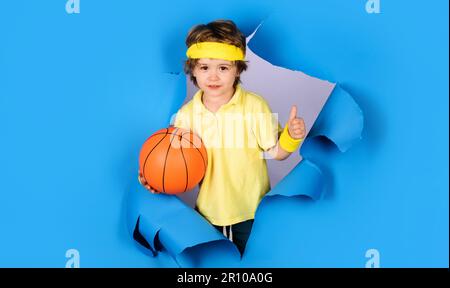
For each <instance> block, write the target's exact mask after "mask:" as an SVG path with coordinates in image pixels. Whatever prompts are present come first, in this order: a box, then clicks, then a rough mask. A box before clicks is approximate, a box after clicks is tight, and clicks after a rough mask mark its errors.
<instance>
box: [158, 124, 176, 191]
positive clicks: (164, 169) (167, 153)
mask: <svg viewBox="0 0 450 288" xmlns="http://www.w3.org/2000/svg"><path fill="white" fill-rule="evenodd" d="M176 131H178V128H175V131H174V132H176ZM175 135H176V134H175ZM165 137H166V136H164V138H165ZM173 139H175V137H172V139H170V143H169V148H167V152H166V158H165V159H164V168H163V179H162V183H163V192H166V186H165V185H164V176H165V175H166V163H167V156H168V155H169V151H170V146H172V141H173Z"/></svg>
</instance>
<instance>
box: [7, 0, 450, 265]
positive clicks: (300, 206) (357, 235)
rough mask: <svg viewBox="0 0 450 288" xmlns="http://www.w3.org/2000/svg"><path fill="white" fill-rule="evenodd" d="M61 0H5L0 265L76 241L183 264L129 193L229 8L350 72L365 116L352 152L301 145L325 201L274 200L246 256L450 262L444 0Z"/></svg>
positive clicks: (98, 252)
mask: <svg viewBox="0 0 450 288" xmlns="http://www.w3.org/2000/svg"><path fill="white" fill-rule="evenodd" d="M65 2H66V1H31V0H30V1H25V0H21V1H2V2H1V3H0V131H1V134H0V135H1V136H0V137H1V140H0V159H1V162H0V163H1V164H0V227H1V238H0V266H1V267H5V266H13V267H23V266H26V267H30V266H31V267H42V266H44V267H48V266H51V267H64V265H65V263H66V261H67V259H66V258H65V252H66V250H68V249H71V248H74V249H77V250H79V252H80V257H81V258H80V263H81V266H82V267H92V266H93V267H98V266H101V267H111V266H113V267H174V266H176V263H175V262H174V261H173V259H172V258H171V257H170V256H169V255H168V254H166V253H160V254H158V256H157V257H155V258H153V257H149V256H148V255H146V254H145V253H142V250H141V249H138V248H137V246H136V245H135V243H134V241H133V240H132V238H131V236H130V235H129V234H128V231H127V227H126V207H127V206H126V201H125V199H126V197H125V196H126V193H127V191H130V189H134V188H133V187H135V185H136V171H137V159H138V151H139V148H140V145H141V144H142V142H143V141H144V140H145V139H146V138H147V137H148V136H149V135H150V134H151V133H152V132H154V131H155V130H157V129H159V128H160V127H164V126H166V125H167V123H168V121H169V116H170V115H171V113H174V112H175V111H176V109H177V107H179V105H180V104H181V103H182V100H183V99H182V98H181V97H178V98H173V97H167V96H166V95H173V94H176V93H178V94H179V92H177V91H182V90H183V89H184V87H179V85H178V86H177V82H176V81H174V80H173V77H165V75H164V74H163V73H162V72H169V73H170V72H180V71H181V63H182V60H183V59H184V52H185V48H184V37H185V34H186V33H187V30H188V29H189V28H190V27H191V26H192V25H194V24H197V23H204V22H208V21H210V20H213V19H217V18H231V19H233V20H235V21H236V23H237V24H238V26H240V27H241V28H242V30H243V31H244V32H245V33H247V34H248V33H250V32H252V31H253V30H254V28H255V27H256V26H257V25H258V24H259V23H260V21H261V20H263V19H266V21H265V22H264V25H263V27H261V30H260V31H259V32H258V35H257V36H256V38H255V39H254V40H253V41H254V42H253V43H252V49H253V50H254V51H255V52H256V53H258V54H259V55H260V56H261V57H263V58H265V59H268V60H270V61H271V62H272V63H273V64H276V65H279V66H283V67H287V68H291V69H296V70H301V71H303V72H305V73H307V74H309V75H312V76H315V77H318V78H321V79H326V80H329V81H333V82H338V83H339V84H340V85H341V86H342V87H343V88H344V89H345V90H346V91H348V92H349V93H351V95H352V96H353V97H354V99H355V100H356V101H357V103H358V104H359V105H360V107H361V109H362V110H363V111H364V116H365V129H364V132H363V139H362V141H361V142H359V143H358V144H357V145H355V146H353V147H352V148H351V149H350V150H349V151H347V152H346V153H341V152H340V151H339V150H338V149H337V148H336V147H335V146H334V145H332V144H330V143H329V142H327V141H321V140H320V139H312V140H311V141H309V142H308V143H305V144H304V147H303V149H302V153H303V155H305V156H306V157H307V158H308V159H310V160H312V161H314V163H316V164H317V165H318V166H319V167H320V169H321V170H322V173H323V174H324V175H325V176H326V178H327V182H326V183H325V186H326V192H325V195H324V197H323V199H321V200H320V201H316V202H313V201H306V200H303V199H282V198H280V199H274V201H272V203H271V205H272V207H271V210H270V211H269V210H263V209H261V210H260V213H259V214H258V217H259V218H258V219H259V220H258V223H257V225H255V228H254V229H255V230H258V235H257V237H256V234H255V233H254V234H252V236H251V239H250V240H249V241H250V242H249V243H250V244H249V247H248V251H247V252H248V255H247V256H248V257H247V258H246V261H245V262H244V263H242V264H243V265H244V266H282V267H289V266H295V267H305V266H306V267H310V266H314V267H317V266H318V267H323V266H324V267H328V266H333V267H341V266H351V267H364V265H365V262H366V261H367V260H368V259H367V258H365V252H366V251H367V250H368V249H371V248H374V249H377V250H378V251H379V252H380V259H381V266H382V267H410V266H414V267H415V266H420V267H422V266H425V267H435V266H439V267H441V266H448V252H449V251H448V243H449V238H448V235H449V233H448V215H449V210H448V191H449V186H448V182H449V181H448V172H449V171H448V147H449V143H448V139H449V138H448V115H449V114H448V76H449V75H448V2H447V1H438V0H435V1H429V2H424V1H406V0H403V1H383V0H381V14H368V13H366V11H365V2H366V1H342V0H322V1H312V0H311V1H276V2H275V1H274V2H273V3H271V2H264V1H245V2H243V1H234V0H230V1H223V2H211V1H199V2H198V3H199V4H196V5H195V6H192V5H191V4H188V3H185V1H177V3H175V4H174V3H173V2H166V3H159V4H156V3H153V2H149V1H132V2H126V3H125V2H123V1H106V0H103V1H83V0H82V1H81V13H80V14H76V15H75V14H72V15H69V14H67V13H66V12H65ZM269 15H270V16H269ZM268 16H269V17H268ZM267 17H268V18H267ZM292 187H295V181H293V183H292ZM266 211H267V212H266ZM211 261H214V260H211Z"/></svg>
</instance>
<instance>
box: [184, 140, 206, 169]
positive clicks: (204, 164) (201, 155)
mask: <svg viewBox="0 0 450 288" xmlns="http://www.w3.org/2000/svg"><path fill="white" fill-rule="evenodd" d="M183 139H184V140H186V141H189V143H191V144H192V146H194V148H195V149H197V151H198V153H200V157H202V160H203V161H202V162H203V166H204V167H205V171H206V163H205V158H203V154H202V152H201V151H200V149H198V148H197V146H195V145H194V143H192V142H191V140H189V139H186V138H183Z"/></svg>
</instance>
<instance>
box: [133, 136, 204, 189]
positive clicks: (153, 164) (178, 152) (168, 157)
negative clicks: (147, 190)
mask: <svg viewBox="0 0 450 288" xmlns="http://www.w3.org/2000/svg"><path fill="white" fill-rule="evenodd" d="M207 163H208V158H207V154H206V148H205V146H204V145H203V142H202V140H201V139H200V137H198V136H197V135H196V134H195V133H193V132H191V131H189V130H185V129H180V128H176V127H169V128H165V129H161V130H159V131H156V132H155V133H154V134H153V135H152V136H150V137H149V138H148V139H147V140H146V141H145V143H144V145H143V146H142V149H141V152H140V155H139V170H140V172H141V173H142V175H143V176H144V178H145V180H146V181H147V183H148V184H149V185H150V186H151V187H152V188H153V189H154V190H156V191H158V192H163V193H167V194H179V193H183V192H186V191H188V190H190V189H192V188H194V187H195V186H196V185H197V184H198V183H199V182H200V181H201V180H202V179H203V176H205V172H206V165H207Z"/></svg>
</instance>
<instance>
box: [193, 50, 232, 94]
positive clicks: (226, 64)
mask: <svg viewBox="0 0 450 288" xmlns="http://www.w3.org/2000/svg"><path fill="white" fill-rule="evenodd" d="M193 75H194V77H195V78H196V80H197V85H198V87H199V88H200V89H201V90H203V93H205V94H207V95H208V96H209V97H221V96H228V95H229V94H230V93H233V92H234V87H233V84H234V81H235V79H236V77H237V76H238V74H237V68H236V65H235V64H234V63H233V62H231V61H227V60H221V59H209V58H201V59H199V60H198V62H197V65H196V66H195V68H194V71H193Z"/></svg>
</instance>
